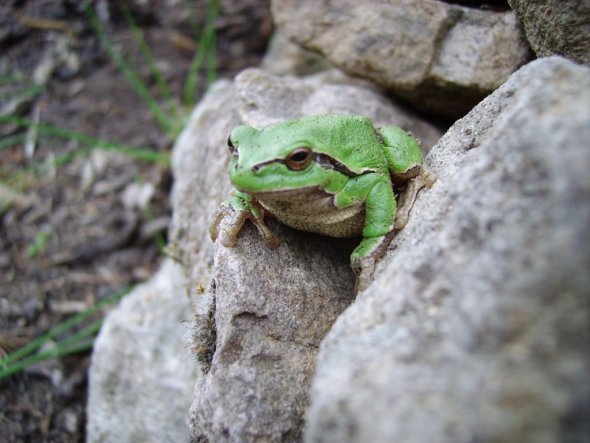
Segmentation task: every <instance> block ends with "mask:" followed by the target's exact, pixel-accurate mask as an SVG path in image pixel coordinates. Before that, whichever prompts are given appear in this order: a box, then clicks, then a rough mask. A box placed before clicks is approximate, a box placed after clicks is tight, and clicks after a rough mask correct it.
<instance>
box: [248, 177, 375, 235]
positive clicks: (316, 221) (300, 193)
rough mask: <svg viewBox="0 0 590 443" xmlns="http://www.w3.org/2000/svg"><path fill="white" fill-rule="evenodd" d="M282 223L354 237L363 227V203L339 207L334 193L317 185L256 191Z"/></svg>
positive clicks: (263, 202)
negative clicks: (335, 202)
mask: <svg viewBox="0 0 590 443" xmlns="http://www.w3.org/2000/svg"><path fill="white" fill-rule="evenodd" d="M252 196H253V197H254V198H256V199H257V200H258V202H259V203H260V204H261V206H262V207H263V208H264V209H265V210H267V211H268V212H270V213H271V214H273V215H274V216H275V217H276V218H277V219H278V220H279V221H280V222H281V223H283V224H285V225H287V226H290V227H292V228H295V229H299V230H301V231H309V232H316V233H318V234H323V235H328V236H332V237H354V236H357V235H359V234H360V233H361V232H362V229H363V223H364V207H363V205H362V204H361V203H359V204H358V205H352V206H348V207H346V208H337V207H336V206H335V205H334V195H333V194H330V193H328V192H326V191H325V190H323V189H320V188H319V187H317V186H310V187H306V188H299V189H293V190H282V191H272V192H261V193H254V194H252Z"/></svg>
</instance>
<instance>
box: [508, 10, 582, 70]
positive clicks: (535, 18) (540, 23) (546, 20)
mask: <svg viewBox="0 0 590 443" xmlns="http://www.w3.org/2000/svg"><path fill="white" fill-rule="evenodd" d="M508 3H510V7H511V8H512V9H513V10H514V12H516V15H517V16H518V18H519V19H520V20H521V21H522V23H523V25H524V30H525V33H526V37H527V39H528V41H529V43H530V44H531V47H532V48H533V50H534V51H535V53H536V54H537V55H538V56H539V57H545V56H549V55H563V56H564V57H568V58H571V59H572V60H574V61H577V62H578V63H585V64H587V65H589V64H590V2H589V1H588V0H508Z"/></svg>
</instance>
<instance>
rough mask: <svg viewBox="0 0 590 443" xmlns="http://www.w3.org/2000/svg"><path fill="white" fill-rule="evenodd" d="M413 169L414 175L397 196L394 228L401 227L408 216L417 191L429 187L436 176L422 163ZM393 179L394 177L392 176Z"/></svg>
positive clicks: (405, 222) (404, 224) (406, 221)
mask: <svg viewBox="0 0 590 443" xmlns="http://www.w3.org/2000/svg"><path fill="white" fill-rule="evenodd" d="M412 169H413V170H415V174H416V175H415V177H413V178H411V179H410V180H409V181H408V184H407V186H406V188H405V189H404V190H403V191H402V192H401V193H400V195H399V198H398V206H397V213H396V215H395V223H394V225H395V229H396V230H399V229H403V228H404V227H405V226H406V224H407V223H408V220H409V218H410V211H411V210H412V207H413V206H414V202H415V201H416V197H417V196H418V192H420V190H421V189H422V188H430V187H431V186H432V185H433V184H434V182H435V181H436V176H435V175H434V173H433V172H432V171H430V170H429V169H428V168H427V167H426V166H424V165H418V166H415V167H414V168H412ZM394 179H395V177H394Z"/></svg>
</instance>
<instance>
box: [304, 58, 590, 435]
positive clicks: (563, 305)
mask: <svg viewBox="0 0 590 443" xmlns="http://www.w3.org/2000/svg"><path fill="white" fill-rule="evenodd" d="M589 121H590V69H588V68H586V67H582V66H579V65H576V64H574V63H572V62H569V61H567V60H565V59H562V58H558V57H554V58H547V59H540V60H537V61H535V62H532V63H530V64H529V65H527V66H526V67H524V68H522V69H521V70H519V71H518V72H517V73H515V74H514V75H513V76H511V78H510V79H509V80H508V81H507V82H506V83H505V84H504V85H503V86H502V87H501V88H500V89H499V90H497V91H496V92H494V93H493V94H492V95H491V96H490V97H488V98H486V99H485V100H484V101H483V102H482V103H480V104H479V105H478V106H476V107H475V108H474V109H473V110H472V111H471V112H470V113H469V114H468V115H467V116H466V117H465V118H463V119H462V120H459V121H458V122H457V123H456V124H455V125H454V126H453V127H452V128H451V129H450V130H449V131H448V132H447V134H445V136H444V137H443V138H442V139H441V140H440V142H439V143H438V144H437V145H436V146H435V147H434V148H433V149H432V151H431V152H430V154H429V157H428V159H427V160H428V162H429V163H430V165H431V167H432V169H433V170H434V172H435V173H436V174H437V175H438V181H437V182H436V184H435V185H434V186H433V187H432V189H430V190H428V191H426V192H424V193H422V194H421V195H420V196H419V198H418V201H417V202H416V205H415V207H414V210H413V212H412V214H411V217H410V222H409V223H408V225H407V226H406V228H405V229H404V230H403V231H402V232H401V233H400V234H399V235H398V236H397V237H396V239H394V242H393V244H392V246H391V248H390V251H389V253H388V256H387V257H386V259H384V261H383V262H382V263H381V266H380V268H379V270H378V274H377V275H376V279H375V281H374V282H373V284H372V285H371V286H369V287H368V289H367V290H366V291H364V292H363V293H361V294H359V296H358V297H357V299H356V301H355V302H354V303H353V304H352V305H351V306H350V307H349V308H348V309H347V310H346V311H345V312H344V313H343V314H342V315H341V316H340V317H339V318H338V320H337V321H336V323H335V324H334V326H333V328H332V329H331V331H330V332H329V334H328V335H327V337H326V338H325V339H324V341H323V343H322V345H321V348H320V353H319V356H318V359H317V368H316V373H315V376H314V380H313V387H312V393H311V406H310V409H309V411H308V414H307V420H308V423H307V429H306V438H305V440H306V441H307V442H310V443H311V442H338V443H341V442H359V443H360V442H372V443H380V442H392V441H400V442H406V443H412V442H420V443H422V442H432V441H436V442H453V443H457V442H474V441H477V442H484V443H485V442H495V443H498V442H506V443H508V442H558V441H560V442H580V443H581V442H584V441H588V439H590V428H589V421H588V417H590V403H589V402H588V399H589V398H590V273H589V272H588V269H590V242H589V239H590V174H589V173H588V168H589V167H590V145H589V143H590V142H589V140H590V125H589V124H588V122H589Z"/></svg>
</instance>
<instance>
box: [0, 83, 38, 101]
mask: <svg viewBox="0 0 590 443" xmlns="http://www.w3.org/2000/svg"><path fill="white" fill-rule="evenodd" d="M44 88H45V85H28V86H25V87H24V88H20V89H17V90H15V91H7V92H3V93H0V100H6V99H7V98H29V97H34V96H35V95H37V94H39V93H40V92H41V91H42V90H43V89H44Z"/></svg>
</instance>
